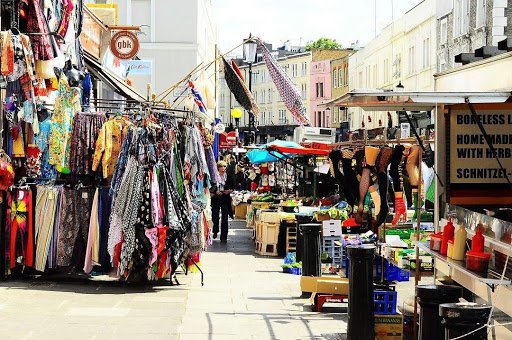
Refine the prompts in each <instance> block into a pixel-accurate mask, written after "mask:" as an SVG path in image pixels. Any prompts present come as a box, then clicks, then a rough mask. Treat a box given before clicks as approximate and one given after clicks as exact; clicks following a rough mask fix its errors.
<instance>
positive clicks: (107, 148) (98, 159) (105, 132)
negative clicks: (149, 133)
mask: <svg viewBox="0 0 512 340" xmlns="http://www.w3.org/2000/svg"><path fill="white" fill-rule="evenodd" d="M130 125H131V123H130V122H129V121H127V120H125V119H123V118H121V117H118V118H111V119H110V120H109V121H107V122H106V123H105V124H103V126H102V127H101V131H100V133H99V136H98V139H97V140H96V151H95V152H94V160H93V163H92V169H93V171H96V170H97V169H98V167H99V165H100V164H101V165H102V167H101V169H102V172H103V177H104V178H112V176H113V175H114V171H115V166H116V164H117V160H118V158H119V154H120V153H121V148H122V145H123V141H124V139H125V138H126V136H127V134H128V128H129V127H130Z"/></svg>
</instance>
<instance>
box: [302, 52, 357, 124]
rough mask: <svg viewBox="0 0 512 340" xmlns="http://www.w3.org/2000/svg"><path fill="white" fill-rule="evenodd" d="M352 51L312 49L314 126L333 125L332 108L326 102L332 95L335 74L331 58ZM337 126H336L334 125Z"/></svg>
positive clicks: (311, 80)
mask: <svg viewBox="0 0 512 340" xmlns="http://www.w3.org/2000/svg"><path fill="white" fill-rule="evenodd" d="M350 53H351V50H341V49H340V50H316V49H315V50H312V62H311V72H310V86H309V88H310V90H309V91H310V98H311V100H310V121H311V125H312V126H316V127H333V125H332V113H333V111H332V109H331V108H330V107H326V106H325V105H324V104H325V103H327V102H329V101H330V100H331V99H332V98H333V96H332V89H333V87H332V83H333V80H334V78H333V75H332V74H331V60H334V59H339V58H341V57H343V56H346V55H348V54H350ZM334 127H335V126H334Z"/></svg>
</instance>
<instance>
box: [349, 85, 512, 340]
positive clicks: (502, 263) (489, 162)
mask: <svg viewBox="0 0 512 340" xmlns="http://www.w3.org/2000/svg"><path fill="white" fill-rule="evenodd" d="M509 101H510V92H497V91H493V92H475V91H468V92H430V93H427V92H400V93H393V92H381V91H373V92H357V91H355V92H352V93H349V94H348V95H347V96H346V97H345V98H343V99H342V100H340V103H339V104H340V105H349V106H350V105H353V106H360V107H362V108H363V109H365V110H369V111H371V110H400V111H409V110H418V109H423V110H424V109H425V108H427V109H430V110H434V112H435V123H436V129H435V144H434V145H433V149H434V150H435V171H436V176H437V179H436V180H435V200H434V202H435V206H434V208H435V215H434V221H435V223H434V231H435V233H434V234H431V235H427V237H426V238H425V237H422V236H421V234H420V233H421V231H422V228H421V219H420V220H418V223H417V228H416V231H415V236H414V239H413V243H414V245H415V249H414V252H415V254H416V256H415V257H416V259H415V283H416V284H418V282H419V280H420V277H421V276H422V274H423V272H422V270H421V269H424V268H425V267H426V266H422V265H421V261H420V259H422V258H423V255H428V256H429V257H430V258H428V259H427V260H428V261H429V262H430V261H432V260H431V259H432V258H433V259H434V260H433V267H434V268H435V278H436V282H448V283H449V282H453V283H455V284H458V285H461V286H462V287H464V288H466V289H468V290H469V291H470V292H471V293H472V294H474V296H475V297H476V296H478V298H481V299H483V300H485V301H486V302H487V303H488V304H489V307H491V306H492V309H491V310H490V311H489V310H487V311H486V313H487V314H486V315H489V322H487V320H485V321H484V322H483V325H482V327H487V326H490V327H491V328H492V330H493V336H494V335H495V334H496V333H494V332H500V334H505V333H506V330H504V329H503V328H501V329H496V330H495V328H494V327H496V326H499V322H497V321H496V320H495V319H494V317H493V312H492V310H500V311H502V312H504V313H506V314H508V315H509V316H510V315H511V314H512V313H511V310H510V308H509V307H510V306H509V305H508V304H507V303H506V302H505V301H508V300H509V299H510V293H511V291H510V287H509V286H510V277H511V275H510V269H509V268H508V266H507V263H508V261H507V259H508V258H509V256H510V254H511V249H512V245H511V243H510V233H509V229H508V223H509V222H508V221H507V220H508V218H509V217H508V215H507V213H508V209H509V208H510V202H509V201H510V200H509V196H510V188H509V187H508V185H509V183H510V179H509V178H508V177H509V171H508V170H507V167H508V166H509V165H508V161H509V157H508V156H507V151H506V150H508V149H509V148H510V141H509V139H508V137H507V133H508V132H505V131H509V128H508V127H507V126H508V124H509V117H508V116H509V114H508V112H509V111H510V109H511V107H510V103H509ZM421 154H422V156H423V157H424V155H425V154H426V153H425V151H423V152H422V153H421ZM493 215H494V216H496V217H497V216H500V217H501V219H499V218H498V219H497V218H495V217H492V216H493ZM456 225H458V228H457V230H455V229H456V228H455V226H456ZM468 240H471V241H472V242H471V248H468V247H467V243H468V242H467V241H468ZM422 253H423V254H422ZM392 254H395V258H396V253H394V252H393V253H392ZM389 257H390V256H388V258H389ZM491 257H493V258H494V261H489V260H490V259H491ZM490 262H491V263H490ZM448 288H449V286H439V287H438V288H436V289H448ZM427 290H428V289H427V287H425V286H418V289H417V294H418V295H417V297H418V301H419V302H420V304H425V303H426V300H425V299H428V298H427V297H426V295H425V294H427V293H426V292H427ZM465 298H466V299H468V298H469V299H470V301H471V300H472V299H473V298H472V297H471V295H469V297H468V296H467V295H465ZM457 301H458V299H457ZM444 302H453V301H444ZM441 303H442V302H441ZM422 306H424V305H422ZM469 308H471V307H469ZM475 308H480V307H475ZM414 315H416V308H415V309H414ZM414 325H416V323H415V324H414ZM421 327H422V326H421V325H420V328H421ZM437 327H438V326H437V324H436V325H435V328H434V329H437ZM439 327H440V326H439ZM503 332H505V333H503ZM419 333H420V337H421V334H422V331H421V329H420V332H419ZM427 333H428V332H427V331H426V330H425V329H423V335H425V334H427ZM422 338H424V337H422Z"/></svg>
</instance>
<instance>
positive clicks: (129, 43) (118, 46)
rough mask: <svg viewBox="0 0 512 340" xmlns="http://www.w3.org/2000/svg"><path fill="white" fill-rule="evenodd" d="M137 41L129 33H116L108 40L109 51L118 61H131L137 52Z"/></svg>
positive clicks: (138, 45)
mask: <svg viewBox="0 0 512 340" xmlns="http://www.w3.org/2000/svg"><path fill="white" fill-rule="evenodd" d="M139 47H140V44H139V39H138V38H137V36H136V35H135V34H133V33H132V32H129V31H119V32H116V33H115V34H114V35H113V36H112V38H110V51H111V52H112V54H113V55H114V56H116V57H117V58H119V59H132V58H133V57H135V56H136V55H137V53H138V52H139Z"/></svg>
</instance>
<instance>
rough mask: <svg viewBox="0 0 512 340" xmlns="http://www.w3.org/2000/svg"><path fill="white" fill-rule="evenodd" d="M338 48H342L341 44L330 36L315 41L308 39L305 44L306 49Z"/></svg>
mask: <svg viewBox="0 0 512 340" xmlns="http://www.w3.org/2000/svg"><path fill="white" fill-rule="evenodd" d="M339 48H342V47H341V44H339V43H338V42H336V39H331V38H320V39H318V40H316V41H310V42H308V43H307V44H306V51H311V50H312V49H327V50H334V49H339Z"/></svg>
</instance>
